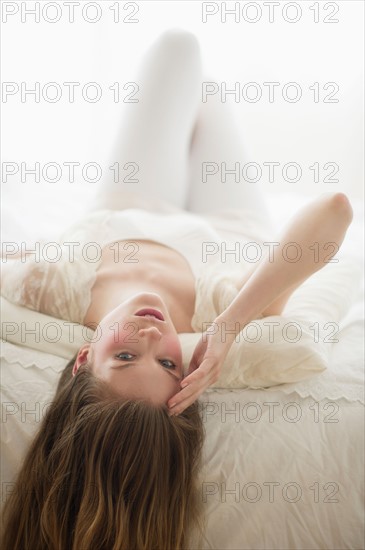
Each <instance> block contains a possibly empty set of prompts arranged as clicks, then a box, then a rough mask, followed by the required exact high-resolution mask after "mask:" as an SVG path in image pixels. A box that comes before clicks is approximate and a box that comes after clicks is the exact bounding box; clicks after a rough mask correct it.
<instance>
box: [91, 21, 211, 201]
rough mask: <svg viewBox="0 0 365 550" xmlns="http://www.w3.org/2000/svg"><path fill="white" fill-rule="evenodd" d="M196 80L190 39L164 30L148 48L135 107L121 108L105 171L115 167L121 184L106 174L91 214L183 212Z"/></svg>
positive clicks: (197, 62) (198, 73)
mask: <svg viewBox="0 0 365 550" xmlns="http://www.w3.org/2000/svg"><path fill="white" fill-rule="evenodd" d="M201 79H202V68H201V58H200V50H199V44H198V42H197V39H196V38H195V36H194V35H193V34H191V33H189V32H186V31H184V30H179V29H176V30H169V31H166V32H164V33H163V34H162V35H161V36H160V37H159V38H158V39H157V40H156V41H155V42H154V43H153V44H152V46H151V47H150V49H149V50H148V51H147V53H146V54H145V56H144V58H143V61H142V65H141V67H140V69H139V72H138V73H137V77H136V79H135V81H136V83H137V85H138V87H139V91H138V93H137V95H136V99H137V98H138V102H137V103H127V104H124V105H123V107H124V117H123V123H122V125H121V128H120V131H119V134H118V137H117V140H116V143H115V146H114V148H113V151H112V154H111V155H110V161H109V164H108V166H111V165H112V164H114V163H115V162H118V163H119V169H120V174H121V175H120V181H119V182H114V181H113V179H114V178H113V172H112V171H111V170H110V171H109V174H108V176H107V178H106V179H104V180H103V181H102V182H101V185H100V188H99V189H98V192H97V194H96V197H95V199H94V204H93V205H92V209H97V208H110V209H115V210H119V209H123V208H128V207H133V206H135V205H136V206H137V207H142V208H147V209H151V210H157V211H158V210H159V211H161V210H166V211H169V210H172V211H174V210H176V209H180V208H182V209H183V208H185V206H186V204H185V203H186V198H187V176H188V173H187V170H188V154H189V147H190V141H191V134H192V130H193V127H194V122H195V119H196V114H197V109H198V106H199V99H200V83H201ZM128 163H130V164H129V165H128ZM126 165H127V166H126ZM136 170H138V171H136ZM132 172H135V173H134V174H133V175H132V176H130V179H134V180H136V181H127V180H128V178H127V177H126V176H127V175H128V174H131V173H132ZM123 179H124V180H125V181H123ZM169 205H173V207H171V208H170V207H169ZM174 207H175V208H174Z"/></svg>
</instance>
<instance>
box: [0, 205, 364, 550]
mask: <svg viewBox="0 0 365 550" xmlns="http://www.w3.org/2000/svg"><path fill="white" fill-rule="evenodd" d="M297 202H298V199H297V198H293V199H292V200H291V198H290V197H287V198H285V200H283V201H282V209H281V210H280V209H279V208H278V209H276V211H275V212H276V215H277V218H278V220H279V218H280V215H281V214H282V215H283V216H284V214H283V212H287V211H288V208H290V209H292V208H291V207H292V206H293V204H294V205H296V204H297ZM278 204H279V203H278ZM286 218H287V216H286V215H285V219H286ZM362 219H363V217H362V212H361V205H360V204H356V205H355V219H354V223H353V225H352V226H351V227H350V230H349V232H348V236H347V238H346V241H345V243H344V250H345V252H346V253H347V254H349V255H350V256H351V255H352V256H354V257H355V256H356V257H357V258H358V257H359V254H360V252H361V250H362V231H361V224H362ZM362 303H363V292H359V293H358V295H357V296H356V298H355V300H354V302H353V304H352V306H351V308H350V310H349V311H348V313H347V315H346V317H345V318H344V319H342V321H341V324H340V331H339V333H338V334H337V335H336V337H337V339H338V340H339V341H338V342H337V343H336V344H333V346H332V351H331V356H330V361H329V366H328V368H327V370H326V371H324V372H322V373H320V374H317V375H315V377H313V379H312V380H308V381H303V382H297V383H295V384H283V385H280V386H275V387H271V388H267V389H261V390H257V389H252V388H249V389H237V390H226V389H212V388H211V389H208V390H207V391H206V392H205V393H204V394H203V395H202V396H201V398H200V402H201V406H202V415H203V421H204V426H205V430H206V439H205V445H204V450H203V453H204V455H203V456H204V464H205V466H204V468H203V470H202V472H201V476H200V489H201V497H202V499H203V503H204V507H205V512H206V521H207V530H206V533H205V537H204V540H202V541H199V540H197V541H196V542H195V543H194V547H195V548H202V549H204V550H205V549H220V550H233V549H235V550H241V549H273V550H274V549H278V550H279V549H282V550H284V549H287V550H289V549H298V550H299V549H300V550H309V549H331V550H332V549H361V548H364V502H363V496H364V469H363V466H364V377H363V375H364V362H363V321H362V320H363V307H362ZM2 321H4V319H3V320H2ZM1 355H2V364H1V374H2V380H1V381H2V461H1V481H2V495H1V503H2V504H3V503H4V501H5V499H6V495H7V494H8V493H9V492H10V491H11V489H12V481H13V479H14V476H15V475H16V472H17V469H18V467H19V465H20V461H21V458H22V456H23V454H24V453H25V451H26V449H27V446H28V444H29V443H30V441H31V438H32V435H33V433H34V432H35V431H36V429H37V427H38V426H39V422H40V421H41V419H42V415H43V412H44V411H45V410H46V407H47V403H48V402H49V401H50V400H51V399H52V396H53V393H54V391H55V387H56V384H57V381H58V378H59V371H60V369H61V368H62V366H63V365H65V364H66V362H67V360H66V359H65V358H63V357H59V356H51V355H49V354H45V353H42V352H41V351H35V350H32V349H29V348H25V347H23V348H22V347H21V346H19V345H14V344H12V343H10V342H5V343H3V345H2V353H1ZM14 396H16V398H15V397H14Z"/></svg>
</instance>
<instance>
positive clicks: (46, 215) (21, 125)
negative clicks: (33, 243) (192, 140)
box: [1, 0, 364, 239]
mask: <svg viewBox="0 0 365 550" xmlns="http://www.w3.org/2000/svg"><path fill="white" fill-rule="evenodd" d="M47 3H48V4H53V5H54V4H57V5H58V7H59V10H60V12H59V13H61V19H60V21H58V22H56V23H49V22H47V21H46V18H45V17H47V16H48V18H50V19H53V18H55V16H56V9H55V7H54V6H53V7H52V6H51V5H50V6H49V7H48V8H47V10H48V11H47V12H45V17H44V16H43V15H42V9H44V6H45V5H46V4H47ZM35 4H36V3H35V2H29V1H27V2H2V29H1V30H2V44H1V45H2V82H3V86H4V83H7V82H15V83H17V85H19V87H20V86H21V82H25V83H26V84H25V86H26V87H27V88H34V86H35V83H36V82H39V83H40V87H41V89H42V87H43V86H44V85H45V84H47V83H49V82H57V83H59V84H60V86H61V88H62V91H63V95H62V98H61V99H60V101H58V102H56V103H50V102H47V101H45V100H44V99H43V98H42V96H41V100H40V102H39V103H36V102H35V101H34V96H32V95H28V96H27V97H26V101H25V102H22V101H21V95H20V92H19V93H17V94H15V95H12V96H7V97H6V96H4V95H3V96H2V103H1V109H2V167H3V168H4V162H15V163H17V164H18V165H19V167H20V163H21V162H25V163H26V165H27V166H28V167H32V166H34V164H35V162H40V163H41V166H43V165H44V164H46V163H48V162H57V163H58V164H59V165H60V166H61V167H62V166H63V163H64V162H70V161H74V162H79V163H80V164H81V165H84V164H85V163H88V162H97V163H99V164H100V166H102V167H103V168H105V167H107V157H108V153H109V152H110V150H111V147H112V144H113V140H114V138H115V136H116V132H117V130H118V123H119V121H120V119H121V114H122V111H123V108H125V107H126V105H123V103H115V102H114V101H113V96H112V92H111V91H110V90H109V89H108V88H109V86H111V85H112V84H113V83H114V82H119V83H120V84H121V87H123V84H124V83H126V82H130V81H133V79H134V77H135V72H136V69H137V67H138V62H139V60H140V58H141V56H142V55H143V54H144V52H145V51H146V49H147V48H148V47H149V45H150V44H151V43H152V42H153V41H154V40H155V39H156V38H157V37H158V35H159V34H160V33H161V32H163V31H164V30H165V29H170V28H176V27H177V28H182V29H186V30H189V31H191V32H193V33H194V34H195V35H196V36H197V38H198V40H199V43H200V46H201V51H202V58H203V66H204V71H205V74H206V78H207V80H215V81H216V82H218V83H219V84H220V83H221V82H222V81H226V83H227V88H232V87H234V84H235V82H238V83H239V84H240V86H241V89H242V87H243V86H244V84H245V83H247V82H256V83H258V84H259V85H260V86H261V89H262V98H261V99H260V100H259V101H257V102H256V103H252V102H248V101H246V100H244V98H243V97H242V95H241V97H240V100H239V101H238V102H235V101H234V98H233V96H232V95H229V96H227V102H228V103H230V105H231V108H232V109H233V110H234V113H235V116H236V117H237V119H238V121H239V124H240V128H241V131H242V136H243V138H244V143H245V147H246V149H245V152H244V156H243V159H242V163H243V162H248V161H250V162H256V163H260V165H261V166H263V162H279V163H280V168H279V169H278V171H277V172H276V173H275V181H274V182H269V181H268V171H263V175H262V178H261V182H260V183H261V184H262V185H263V187H264V188H265V190H266V191H267V192H268V193H270V195H271V194H273V195H274V197H276V200H278V198H279V197H280V196H281V194H283V193H284V194H285V193H288V192H290V193H294V194H298V197H299V196H300V197H302V196H304V197H310V196H316V195H318V194H320V193H321V192H323V191H333V190H336V191H343V192H345V193H347V194H348V196H349V197H350V199H354V200H357V199H359V198H361V197H362V193H363V179H364V172H363V149H364V141H363V64H364V59H363V46H364V44H363V34H364V29H363V19H364V4H363V2H362V1H361V0H359V1H337V2H323V1H321V2H313V1H309V2H308V1H300V2H296V3H289V2H280V5H279V6H276V7H275V11H274V21H273V22H270V21H269V7H268V6H265V5H264V2H261V1H260V2H253V3H252V4H253V5H252V6H251V8H248V7H247V4H248V2H211V3H210V4H211V6H210V9H216V10H217V13H216V14H215V15H211V16H208V17H207V21H206V22H203V21H202V11H203V9H204V7H203V4H204V3H202V2H196V1H183V2H181V1H171V2H167V1H166V2H164V1H161V2H155V1H142V2H134V3H127V2H118V4H119V12H120V21H119V23H116V22H114V14H115V11H112V10H111V7H112V6H116V2H109V1H99V2H95V3H94V4H97V5H98V6H99V9H100V13H101V17H100V19H99V21H98V22H96V23H89V22H87V21H85V20H84V18H83V16H82V8H84V7H85V5H86V4H90V6H89V8H88V10H87V12H86V14H87V16H88V17H89V18H90V19H94V18H95V17H96V13H97V12H96V9H95V7H92V5H91V4H92V3H90V2H85V1H83V0H80V2H79V4H80V5H78V6H77V5H76V4H75V11H74V14H75V21H74V23H70V22H69V10H68V9H67V8H66V6H65V5H64V2H51V3H49V2H40V3H39V4H40V10H41V11H40V22H39V23H36V22H35V17H34V15H31V14H26V13H25V11H24V10H25V9H28V10H29V9H34V6H35ZM133 4H134V5H137V7H138V11H137V12H136V13H135V14H134V15H130V18H131V19H135V20H138V22H136V23H129V22H127V21H126V19H128V14H132V11H133ZM289 4H296V6H297V7H295V6H291V7H290V5H289ZM235 5H236V6H237V7H236V9H237V13H236V16H235V15H229V14H227V20H226V22H222V14H223V12H224V6H225V7H226V8H227V9H232V8H234V7H235ZM298 6H299V8H298ZM311 7H312V9H310V8H311ZM317 8H318V12H317V13H318V16H319V21H318V23H315V22H314V18H315V10H316V9H317ZM13 9H18V12H17V13H15V14H14V15H8V17H7V19H6V13H5V10H6V11H9V10H13ZM114 9H115V8H114ZM298 9H299V11H300V18H299V20H298V21H297V22H295V23H293V22H292V23H290V22H288V21H285V18H284V16H286V17H287V19H294V17H295V13H296V12H297V13H299V12H298V11H297V10H298ZM260 11H261V14H260ZM335 12H337V13H335ZM255 17H257V18H258V20H257V22H255V23H253V22H249V21H247V19H248V20H253V19H254V18H255ZM326 17H327V19H328V20H334V19H338V22H337V23H325V22H324V18H326ZM22 18H23V20H24V22H22ZM235 19H238V21H237V20H235ZM245 19H246V20H245ZM92 81H93V82H98V83H99V84H100V86H101V87H102V91H103V96H102V98H101V100H100V101H98V102H97V103H89V102H87V101H85V100H84V99H83V98H82V95H81V92H80V89H81V88H82V87H83V86H84V85H85V84H86V83H88V82H92ZM63 82H79V83H80V86H79V87H78V88H76V94H75V102H74V103H72V104H71V103H70V102H69V100H68V90H67V88H66V87H65V86H63ZM264 82H279V83H280V86H279V87H277V88H276V89H275V99H274V102H273V103H270V102H269V100H268V88H267V87H265V86H263V83H264ZM288 82H296V83H298V84H299V85H300V87H301V89H302V94H303V95H302V98H301V99H300V100H299V101H298V102H296V103H290V102H288V101H284V100H283V97H282V93H281V92H282V89H283V86H284V85H285V84H286V83H288ZM315 82H318V83H319V91H320V96H319V101H318V102H315V101H314V92H313V91H312V90H310V89H309V87H310V86H312V85H313V84H314V83H315ZM328 82H335V83H336V84H337V85H338V86H339V91H338V92H337V93H336V94H335V95H334V98H336V99H338V100H339V101H338V102H337V103H326V102H324V101H323V99H324V97H325V96H326V95H328V93H329V92H331V90H332V88H328V89H327V91H325V90H324V89H323V87H324V85H326V83H328ZM122 91H123V90H122ZM292 91H293V90H289V92H292ZM252 92H253V90H252V89H251V93H252ZM49 93H50V95H51V93H52V91H51V90H50V92H49ZM125 93H126V92H123V94H125ZM237 160H238V161H239V160H240V159H237ZM288 162H296V163H298V164H299V165H300V166H301V169H302V177H301V179H300V180H299V181H298V182H296V183H290V182H285V181H284V179H283V177H282V172H281V167H282V166H283V165H285V164H286V163H288ZM316 162H317V163H319V166H320V167H321V171H320V181H319V182H318V183H316V182H315V181H314V172H313V170H310V169H309V166H312V165H313V164H314V163H316ZM328 162H332V163H336V164H337V165H338V166H339V172H338V173H337V174H336V175H335V176H333V177H334V178H337V179H339V181H338V182H324V181H323V179H324V177H325V176H326V175H329V174H330V172H331V171H330V170H327V171H325V170H324V169H323V167H324V165H325V164H326V163H328ZM63 168H64V171H63V176H62V179H61V181H60V182H59V183H57V184H56V183H50V182H47V181H44V180H43V179H42V178H41V182H40V183H38V184H34V183H33V182H34V177H33V176H29V175H28V176H27V178H26V181H25V182H22V181H21V176H20V171H19V172H18V173H17V174H16V175H14V176H9V177H8V178H7V181H2V209H3V214H4V220H5V222H4V223H7V224H8V223H10V219H11V220H12V222H13V223H12V231H13V232H14V233H13V237H14V238H20V237H21V238H25V239H27V238H32V237H33V236H35V235H37V234H39V233H40V232H41V233H44V235H43V236H46V235H51V234H52V232H54V231H56V230H58V228H60V227H61V226H67V225H68V224H69V223H70V222H72V220H73V219H74V218H75V217H77V216H78V215H79V214H80V213H82V211H83V210H84V209H85V208H86V205H87V203H88V201H89V200H90V198H91V196H92V195H93V193H94V192H95V188H96V185H97V184H96V183H90V182H87V181H84V180H83V178H82V175H81V170H80V169H77V171H76V181H75V183H70V182H68V172H67V169H66V168H65V167H63ZM171 176H172V177H173V174H172V175H171ZM279 200H280V199H279ZM15 222H16V225H14V223H15ZM8 227H9V226H8ZM3 229H4V228H3ZM5 229H6V228H5ZM9 237H10V238H11V235H10V234H8V233H7V238H9Z"/></svg>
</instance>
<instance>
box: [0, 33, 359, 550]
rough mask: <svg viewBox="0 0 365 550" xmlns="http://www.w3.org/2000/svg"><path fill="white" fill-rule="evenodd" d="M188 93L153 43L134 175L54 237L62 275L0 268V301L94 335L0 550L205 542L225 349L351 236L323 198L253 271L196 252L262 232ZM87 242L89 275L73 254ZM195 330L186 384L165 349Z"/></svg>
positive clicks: (24, 483) (337, 205)
mask: <svg viewBox="0 0 365 550" xmlns="http://www.w3.org/2000/svg"><path fill="white" fill-rule="evenodd" d="M202 80H203V79H202V72H201V59H200V52H199V46H198V44H197V41H196V39H195V37H194V36H193V35H191V34H189V33H187V32H184V31H180V30H173V31H168V32H165V33H164V34H163V35H162V36H161V37H160V38H159V39H158V40H157V41H156V42H155V43H154V44H153V45H152V47H151V48H150V50H149V51H148V53H147V55H146V57H145V58H144V60H143V64H142V68H141V71H140V74H139V75H138V78H137V79H136V83H137V84H138V87H139V98H138V102H136V103H133V104H129V105H126V106H125V111H126V115H125V120H124V124H123V129H122V132H121V135H120V137H119V140H118V143H117V144H116V147H115V152H114V157H113V156H112V161H111V164H113V162H115V161H116V159H117V160H118V162H119V166H120V167H123V168H124V167H126V169H127V170H128V169H129V168H130V167H132V169H133V170H134V172H136V170H138V177H137V178H131V177H130V176H128V177H127V178H124V181H122V182H120V181H119V182H118V181H114V180H115V179H118V178H115V177H114V176H115V171H114V170H113V171H111V173H113V177H110V180H107V179H105V180H104V181H103V182H102V185H101V186H100V189H99V191H98V193H97V194H96V198H95V201H94V205H93V207H92V208H91V211H90V213H89V214H88V215H87V216H85V217H84V218H83V219H82V220H80V221H79V222H77V223H76V224H75V225H74V226H72V227H71V228H70V230H68V231H67V232H66V233H64V234H63V235H62V236H61V238H60V242H62V246H63V250H64V251H66V250H67V252H68V253H69V254H70V250H71V248H72V251H73V256H72V259H71V258H70V256H66V259H65V258H63V259H61V260H60V261H59V262H58V263H57V264H56V263H49V262H48V263H47V262H34V261H33V262H20V260H12V261H11V262H7V263H6V265H5V266H4V268H5V269H4V270H3V275H2V278H3V281H2V283H3V284H2V288H3V289H2V294H3V295H4V296H5V297H6V298H8V299H9V300H12V301H13V302H16V303H18V304H22V305H25V306H26V307H30V308H33V309H37V310H38V311H42V312H44V313H48V314H51V315H53V316H55V317H58V318H60V319H67V320H69V321H74V322H79V323H82V324H84V325H86V326H89V327H91V328H93V329H96V330H95V334H96V337H95V338H94V339H93V341H92V342H90V343H88V344H85V345H84V346H82V347H81V349H80V350H79V351H78V353H77V355H76V356H75V358H74V359H73V360H72V361H71V362H70V363H69V364H68V365H67V366H66V368H65V370H64V372H63V373H62V376H61V378H60V380H59V383H58V387H57V391H56V394H55V398H54V401H53V402H52V405H51V406H50V408H49V410H48V412H47V415H46V416H45V418H44V420H43V423H42V425H41V428H40V430H39V432H38V433H37V435H36V437H35V439H34V441H33V443H32V445H31V446H30V449H29V451H28V453H27V455H26V457H25V459H24V462H23V465H22V467H21V470H20V473H19V476H18V478H17V483H16V487H15V490H14V492H13V493H12V495H11V497H10V498H9V499H8V501H7V503H6V506H5V511H4V515H3V540H2V542H3V545H2V548H4V549H9V550H10V549H11V550H20V549H22V550H23V549H28V548H29V549H32V550H33V549H47V550H49V549H54V550H56V549H57V550H66V549H67V550H69V549H73V550H76V549H77V550H79V549H81V548H83V549H94V548H98V549H105V550H109V549H110V550H122V549H128V550H132V549H135V550H147V549H149V550H152V549H158V550H162V549H166V550H171V549H180V548H186V547H188V544H189V540H190V537H191V535H192V533H193V532H194V530H195V529H197V530H199V529H200V530H202V529H204V525H203V521H202V507H201V502H200V499H199V487H198V474H199V468H200V465H201V450H202V445H203V441H204V431H203V425H202V421H201V417H200V414H199V410H198V403H197V399H198V397H199V396H200V395H201V393H202V392H203V391H204V390H205V389H206V388H208V387H209V386H210V385H211V384H212V383H213V382H215V381H216V380H217V379H218V377H219V373H220V369H221V366H222V364H223V362H224V359H225V357H226V356H227V353H228V350H229V348H230V346H231V345H232V343H233V340H234V338H235V337H236V335H237V334H239V332H240V331H241V330H242V329H243V328H244V327H245V325H247V324H248V323H249V322H250V321H251V320H253V319H257V318H261V317H265V316H268V315H280V314H281V312H282V311H283V308H284V306H285V304H286V302H287V301H288V299H289V297H290V295H291V294H292V292H293V291H294V290H295V289H296V288H297V287H298V286H299V285H300V284H301V283H302V282H303V281H304V280H305V279H307V278H308V277H309V276H310V275H311V274H313V273H314V272H315V271H317V270H319V269H320V268H321V267H323V266H324V265H326V262H328V260H329V259H330V258H331V257H332V256H333V255H334V254H335V252H337V250H338V248H339V246H340V245H341V243H342V241H343V239H344V236H345V233H346V230H347V228H348V226H349V224H350V223H351V219H352V209H351V206H350V204H349V201H348V199H347V197H346V196H345V195H344V194H342V193H332V194H331V193H327V194H323V195H321V196H320V197H319V198H317V199H315V200H313V201H312V202H311V203H310V204H308V205H307V206H305V207H304V208H302V209H301V210H300V212H298V214H297V215H296V216H295V217H294V218H293V219H292V220H291V221H289V223H288V225H287V227H286V229H285V230H284V231H283V233H282V234H281V235H280V236H279V237H278V238H275V240H274V241H275V243H276V245H275V253H274V254H272V250H271V253H270V254H269V253H267V254H265V255H263V258H262V260H261V261H260V262H258V263H257V264H251V267H247V265H243V262H238V263H237V264H236V262H235V260H236V257H234V258H233V261H231V263H229V262H226V261H225V260H226V258H224V259H223V255H222V254H220V255H218V256H219V260H217V259H216V258H213V256H214V254H207V250H217V247H218V249H220V248H221V251H222V250H223V248H224V247H223V245H225V246H226V245H227V243H228V245H231V244H232V243H233V242H237V240H239V239H240V236H242V243H243V242H244V240H245V239H246V242H247V235H250V234H255V237H256V242H258V243H261V244H263V242H264V240H265V236H266V238H267V239H268V238H269V237H270V235H271V234H272V233H270V232H271V231H272V228H271V226H270V222H269V221H268V213H267V210H266V208H265V204H264V201H263V197H262V196H261V194H260V193H259V190H258V189H257V188H252V186H249V185H248V184H247V183H244V182H241V181H239V182H237V181H236V178H235V177H230V176H229V174H226V176H224V177H222V172H221V171H220V170H217V167H222V166H223V164H224V163H225V164H224V166H226V167H227V169H228V167H230V168H231V167H232V166H234V165H235V163H236V162H240V161H241V160H242V144H241V141H240V137H239V134H238V132H237V128H236V127H235V126H234V124H233V122H232V120H231V119H230V112H229V111H227V109H226V105H225V104H223V103H222V102H221V101H220V98H219V96H218V95H214V96H212V97H209V99H208V101H206V102H204V101H202V100H201V97H200V93H201V86H202ZM208 165H209V169H208V171H206V173H205V175H206V177H202V169H203V170H206V169H207V166H208ZM212 167H213V168H212ZM133 180H134V181H133ZM244 236H245V237H244ZM293 243H294V245H295V254H298V250H299V251H300V254H299V255H297V256H296V257H295V258H294V259H293V257H292V256H290V253H289V250H290V246H291V245H293ZM314 243H317V244H316V247H317V248H316V250H317V251H318V254H316V255H314V254H313V245H314ZM329 243H330V246H329ZM71 244H72V245H73V246H72V247H71ZM92 244H93V245H94V246H96V244H97V245H98V247H97V250H100V251H101V254H100V255H99V256H98V257H97V258H96V259H90V257H89V256H88V255H87V254H86V253H85V250H86V249H87V250H89V248H90V245H92ZM76 245H77V246H76ZM228 245H227V246H226V248H224V249H225V250H226V251H227V250H231V249H230V247H229V246H228ZM209 246H211V248H209ZM80 250H82V251H81V252H80ZM228 256H229V254H228ZM230 258H232V255H231V256H230ZM208 260H209V261H208ZM230 269H231V274H232V276H231V277H230V276H229V275H227V273H228V272H229V270H230ZM203 321H204V323H203ZM209 323H210V324H211V325H210V326H209V327H208V328H206V329H205V327H206V326H207V324H209ZM199 331H201V332H202V333H203V334H202V337H201V339H200V341H199V343H198V345H197V347H196V349H195V352H194V354H193V357H192V359H191V363H190V366H189V370H188V373H187V376H185V377H184V372H183V365H182V353H181V347H180V343H179V338H178V334H179V333H185V332H199Z"/></svg>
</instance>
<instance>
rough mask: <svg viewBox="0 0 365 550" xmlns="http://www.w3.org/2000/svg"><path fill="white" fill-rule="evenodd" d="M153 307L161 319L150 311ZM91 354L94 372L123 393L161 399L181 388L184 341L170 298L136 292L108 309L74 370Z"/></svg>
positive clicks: (127, 395) (79, 354)
mask: <svg viewBox="0 0 365 550" xmlns="http://www.w3.org/2000/svg"><path fill="white" fill-rule="evenodd" d="M146 310H147V311H146ZM153 312H155V314H156V316H158V317H160V319H158V318H156V317H154V316H152V315H149V316H148V315H146V314H152V313H153ZM86 359H88V360H89V362H90V361H92V371H93V373H94V375H95V376H96V377H98V378H102V379H104V380H106V381H107V382H109V383H110V385H111V386H112V387H113V389H114V390H115V391H117V392H118V393H119V394H120V395H121V396H122V397H126V398H132V399H133V398H137V399H139V398H140V399H147V400H149V401H151V402H152V403H154V404H156V405H160V404H163V403H166V402H167V401H168V400H169V399H170V397H172V396H173V395H174V394H175V393H177V392H178V391H179V390H180V381H181V380H182V377H183V365H182V353H181V346H180V341H179V338H178V335H177V332H176V330H175V327H174V325H173V323H172V321H171V318H170V315H169V313H168V311H167V307H166V305H165V303H164V302H163V300H162V299H161V298H160V296H159V295H158V294H155V293H151V292H143V293H140V294H136V295H134V296H133V297H132V298H130V299H128V300H126V301H125V302H122V303H121V304H120V305H119V306H118V307H116V308H115V309H113V310H112V311H111V312H110V313H108V315H106V316H105V317H104V318H103V319H102V320H101V321H100V323H99V326H98V329H97V331H96V333H95V341H94V342H92V343H91V344H86V345H85V346H83V347H82V348H81V349H80V351H79V353H78V356H77V359H76V362H75V365H74V369H73V374H75V373H76V371H77V369H78V367H79V366H80V365H81V364H82V363H84V362H85V361H86Z"/></svg>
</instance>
